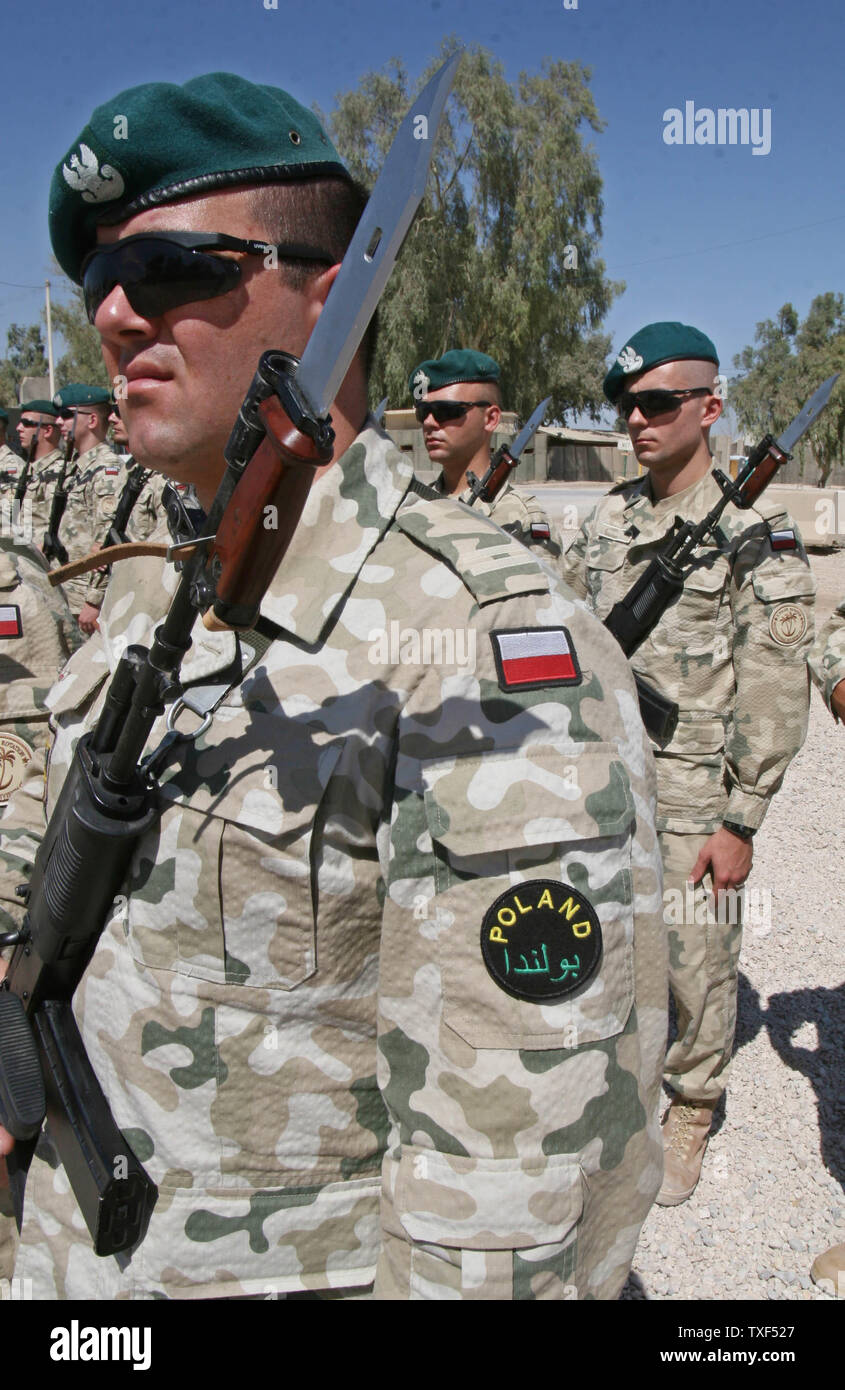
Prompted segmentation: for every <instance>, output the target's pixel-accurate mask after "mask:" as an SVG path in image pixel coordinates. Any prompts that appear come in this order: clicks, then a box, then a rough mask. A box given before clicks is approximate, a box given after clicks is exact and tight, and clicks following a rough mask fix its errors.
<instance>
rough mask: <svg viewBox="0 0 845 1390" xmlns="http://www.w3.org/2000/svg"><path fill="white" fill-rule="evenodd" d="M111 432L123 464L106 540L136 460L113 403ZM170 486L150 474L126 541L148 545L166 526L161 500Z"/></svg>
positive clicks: (110, 419) (110, 423)
mask: <svg viewBox="0 0 845 1390" xmlns="http://www.w3.org/2000/svg"><path fill="white" fill-rule="evenodd" d="M109 430H110V432H111V438H112V443H113V444H114V446H115V456H116V458H117V459H118V462H119V463H120V473H119V475H118V479H117V486H116V488H115V495H114V499H113V501H114V505H113V506H112V507H111V509H110V510H108V509H106V521H105V528H104V530H103V534H102V537H101V539H103V540H104V539H105V535H106V531H107V529H108V527H109V525H110V524H111V522H112V519H113V517H114V514H115V511H116V509H117V507H118V506H119V504H120V501H121V498H122V496H123V490H124V488H125V487H126V485H127V483H128V481H129V475H130V473H131V472H132V470H133V468H134V467H135V460H134V459H133V457H132V455H131V454H130V452H129V448H128V439H129V436H128V433H127V430H126V426H125V424H124V423H123V420H122V419H121V416H120V411H119V409H118V407H117V403H116V402H115V401H112V404H111V409H110V411H109ZM166 486H167V478H163V477H161V475H160V474H158V473H151V474H148V475H147V476H146V481H145V482H144V486H143V488H142V489H141V491H140V493H139V494H138V497H137V500H136V502H135V504H134V506H133V508H132V511H131V512H130V515H129V520H128V522H127V525H126V539H127V540H130V541H146V540H149V539H150V537H151V536H152V535H153V534H154V533H156V532H158V530H159V529H160V528H161V527H163V525H164V522H165V508H164V504H163V503H162V500H161V494H162V490H163V489H164V488H165V487H166Z"/></svg>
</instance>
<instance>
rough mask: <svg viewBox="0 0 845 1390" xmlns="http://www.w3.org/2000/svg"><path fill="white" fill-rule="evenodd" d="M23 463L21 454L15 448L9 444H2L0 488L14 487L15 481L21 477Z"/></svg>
mask: <svg viewBox="0 0 845 1390" xmlns="http://www.w3.org/2000/svg"><path fill="white" fill-rule="evenodd" d="M23 463H24V461H23V459H22V458H21V456H20V454H16V453H15V451H14V449H10V448H9V446H8V444H0V488H7V487H11V488H12V489H14V486H15V483H16V482H17V481H18V478H19V477H20V473H21V469H22V468H23Z"/></svg>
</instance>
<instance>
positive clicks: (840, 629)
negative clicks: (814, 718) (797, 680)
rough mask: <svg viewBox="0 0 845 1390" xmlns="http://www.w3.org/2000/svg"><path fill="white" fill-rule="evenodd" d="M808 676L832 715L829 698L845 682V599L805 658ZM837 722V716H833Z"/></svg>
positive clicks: (820, 632)
mask: <svg viewBox="0 0 845 1390" xmlns="http://www.w3.org/2000/svg"><path fill="white" fill-rule="evenodd" d="M807 661H808V664H809V667H810V675H811V676H812V677H813V680H814V681H815V683H816V685H817V686H818V687H819V690H820V691H821V693H822V698H823V699H824V702H825V704H826V705H827V707H828V709H829V710H830V711H831V713H832V714H833V708H832V706H831V703H830V697H831V695H832V694H833V691H834V690H835V688H836V686H837V685H838V684H839V682H840V681H845V599H843V600H842V602H841V603H840V605H839V607H838V608H837V609H836V610H835V612H833V613H831V615H830V617H829V618H828V620H827V622H826V623H825V625H824V627H823V628H821V629H820V631H819V634H818V636H817V637H816V640H815V642H814V643H813V649H812V651H811V652H810V655H809V657H808V658H807ZM833 717H834V719H836V720H837V722H838V721H839V715H838V714H833Z"/></svg>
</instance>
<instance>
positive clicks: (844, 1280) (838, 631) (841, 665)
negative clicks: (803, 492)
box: [808, 599, 845, 1298]
mask: <svg viewBox="0 0 845 1390" xmlns="http://www.w3.org/2000/svg"><path fill="white" fill-rule="evenodd" d="M808 665H809V667H810V675H811V676H812V678H813V680H814V681H815V683H816V685H817V686H818V688H819V690H820V691H821V694H822V699H823V700H824V702H825V704H826V705H827V707H828V709H829V710H830V712H831V714H832V715H833V717H834V719H835V720H836V722H837V723H839V721H840V720H845V599H843V601H842V603H840V605H839V607H838V608H837V609H836V611H835V612H834V613H832V614H831V616H830V618H829V619H828V621H827V622H826V623H825V625H824V627H823V628H821V630H820V631H819V634H818V636H817V637H816V640H815V642H814V643H813V648H812V651H811V652H810V655H809V657H808ZM810 1275H811V1277H812V1279H813V1280H814V1281H815V1283H817V1284H821V1285H825V1284H830V1285H831V1286H832V1288H833V1292H834V1294H835V1295H836V1297H837V1298H845V1245H832V1246H831V1247H830V1249H829V1250H825V1251H824V1253H823V1254H821V1255H818V1256H817V1257H816V1259H815V1260H814V1261H813V1264H812V1267H811V1269H810Z"/></svg>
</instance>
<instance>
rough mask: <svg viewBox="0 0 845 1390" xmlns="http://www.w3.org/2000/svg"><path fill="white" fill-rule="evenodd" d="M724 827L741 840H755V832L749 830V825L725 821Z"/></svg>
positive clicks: (723, 822)
mask: <svg viewBox="0 0 845 1390" xmlns="http://www.w3.org/2000/svg"><path fill="white" fill-rule="evenodd" d="M722 825H723V826H724V827H725V829H726V830H730V832H731V834H732V835H738V836H739V838H740V839H741V840H753V839H754V835H755V831H753V830H749V828H748V826H747V825H737V823H736V821H732V820H723V821H722Z"/></svg>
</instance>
